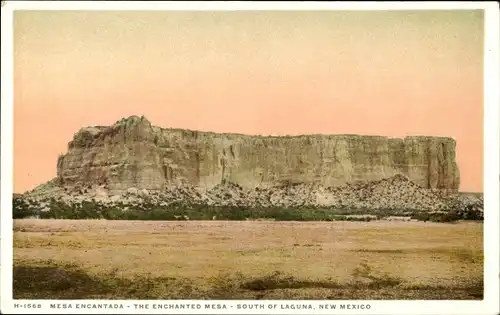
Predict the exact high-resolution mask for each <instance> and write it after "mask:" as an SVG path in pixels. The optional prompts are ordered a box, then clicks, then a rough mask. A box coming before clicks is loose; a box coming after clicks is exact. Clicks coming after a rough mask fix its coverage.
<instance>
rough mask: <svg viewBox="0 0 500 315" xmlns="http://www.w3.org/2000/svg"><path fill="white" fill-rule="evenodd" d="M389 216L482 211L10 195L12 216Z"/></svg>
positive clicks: (439, 217) (463, 215) (462, 215)
mask: <svg viewBox="0 0 500 315" xmlns="http://www.w3.org/2000/svg"><path fill="white" fill-rule="evenodd" d="M42 209H44V210H42ZM352 215H366V217H352ZM368 216H372V217H368ZM390 216H403V217H408V218H411V219H416V220H419V221H432V222H454V221H458V220H476V221H482V220H483V214H482V212H480V211H477V210H474V209H472V208H467V209H464V210H451V211H448V212H445V213H443V212H440V213H430V212H428V211H421V210H414V209H405V210H397V209H363V208H360V209H337V208H320V207H318V208H314V207H300V208H283V207H230V206H226V207H222V206H220V207H214V206H206V205H183V204H174V205H169V206H159V205H156V204H148V203H142V204H139V205H135V206H133V205H126V204H120V203H118V204H114V205H105V204H101V203H98V202H93V201H84V202H82V203H81V204H75V205H68V204H66V203H63V202H61V201H57V200H55V199H51V200H50V202H49V204H48V205H46V206H45V207H42V206H41V205H37V204H29V203H27V202H25V201H24V200H23V199H22V198H16V197H14V198H13V218H14V219H23V218H39V219H73V220H81V219H106V220H163V221H170V220H235V221H242V220H256V219H269V220H276V221H372V220H376V219H379V220H380V219H383V218H387V217H390Z"/></svg>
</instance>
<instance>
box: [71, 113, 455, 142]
mask: <svg viewBox="0 0 500 315" xmlns="http://www.w3.org/2000/svg"><path fill="white" fill-rule="evenodd" d="M136 124H145V125H148V126H150V127H151V128H152V129H153V130H155V131H159V132H163V131H165V132H181V133H192V134H206V135H221V136H235V137H252V138H273V139H289V138H315V137H318V138H370V139H377V140H403V141H414V140H418V141H422V140H441V141H452V142H455V139H453V138H452V137H444V136H424V135H413V136H405V137H390V136H378V135H360V134H320V133H314V134H300V135H279V136H278V135H267V136H266V135H257V134H256V135H250V134H243V133H235V132H231V133H225V132H213V131H202V130H192V129H186V128H165V127H159V126H153V125H152V124H151V122H150V121H149V120H148V119H147V118H146V117H144V116H140V117H139V116H137V115H132V116H129V117H127V118H122V119H120V120H118V121H117V122H116V123H115V124H113V125H111V126H92V127H90V126H89V127H84V128H82V129H81V130H80V131H83V130H86V131H91V130H92V133H99V132H102V131H103V130H105V129H108V128H118V127H121V126H123V125H131V126H132V125H136Z"/></svg>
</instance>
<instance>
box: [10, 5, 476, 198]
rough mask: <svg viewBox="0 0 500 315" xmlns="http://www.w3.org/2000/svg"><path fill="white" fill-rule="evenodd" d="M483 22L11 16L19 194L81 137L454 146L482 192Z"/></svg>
mask: <svg viewBox="0 0 500 315" xmlns="http://www.w3.org/2000/svg"><path fill="white" fill-rule="evenodd" d="M483 23H484V22H483V13H482V11H441V12H439V11H407V12H390V11H372V12H355V11H354V12H353V11H350V12H341V11H336V12H335V11H322V12H319V11H318V12H218V13H213V12H197V13H194V12H109V11H108V12H83V11H81V12H61V11H54V12H50V11H39V12H36V11H31V12H30V11H26V12H16V13H15V21H14V27H15V30H14V31H15V34H14V56H15V64H14V72H15V73H14V191H15V192H23V191H26V190H28V189H32V188H34V187H36V186H37V185H39V184H41V183H44V182H46V181H48V180H50V179H52V178H54V177H55V176H56V162H57V156H58V155H59V154H60V153H64V152H66V148H67V143H68V142H69V141H70V140H71V139H72V136H73V134H74V133H75V132H76V131H78V129H80V128H81V127H83V126H88V125H110V124H112V123H114V122H115V121H117V120H119V119H120V118H122V117H126V116H130V115H144V116H146V117H147V118H148V119H149V120H151V122H152V123H153V124H155V125H158V126H162V127H175V128H186V129H195V130H204V131H215V132H237V133H247V134H263V135H269V134H274V135H286V134H289V135H296V134H310V133H327V134H337V133H354V134H366V135H383V136H394V137H403V136H406V135H435V136H449V137H453V138H455V139H456V140H457V161H458V164H459V167H460V172H461V190H463V191H482V190H483Z"/></svg>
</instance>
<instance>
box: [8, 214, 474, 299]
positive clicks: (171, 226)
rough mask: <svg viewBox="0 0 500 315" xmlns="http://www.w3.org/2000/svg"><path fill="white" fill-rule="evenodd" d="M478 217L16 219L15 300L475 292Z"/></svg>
mask: <svg viewBox="0 0 500 315" xmlns="http://www.w3.org/2000/svg"><path fill="white" fill-rule="evenodd" d="M482 248H483V225H482V223H476V222H461V223H455V224H443V223H441V224H439V223H429V222H427V223H424V222H387V221H375V222H256V221H230V222H229V221H212V222H211V221H180V222H167V221H105V220H86V221H85V220H82V221H69V220H15V221H14V298H16V299H482V297H483V250H482Z"/></svg>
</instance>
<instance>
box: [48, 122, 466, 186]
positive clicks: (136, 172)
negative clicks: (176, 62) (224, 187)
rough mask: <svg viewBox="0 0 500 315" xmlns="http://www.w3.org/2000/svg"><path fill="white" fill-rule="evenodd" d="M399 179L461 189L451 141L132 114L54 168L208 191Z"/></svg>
mask: <svg viewBox="0 0 500 315" xmlns="http://www.w3.org/2000/svg"><path fill="white" fill-rule="evenodd" d="M397 174H402V175H405V176H406V177H407V178H409V179H410V180H411V181H412V182H414V183H416V184H417V185H419V186H421V187H423V188H432V189H451V190H457V189H458V188H459V171H458V167H457V164H456V161H455V141H454V140H453V139H451V138H441V137H407V138H404V139H390V138H386V137H377V136H357V135H332V136H330V135H307V136H294V137H260V136H247V135H239V134H216V133H210V132H198V131H188V130H177V129H162V128H159V127H155V126H152V125H151V123H150V122H149V121H148V120H146V119H145V118H143V117H137V116H132V117H129V118H127V119H122V120H121V121H119V122H117V123H115V124H114V125H112V126H109V127H88V128H83V129H82V130H80V131H79V132H78V133H77V134H75V136H74V138H73V141H71V142H70V143H69V145H68V152H67V153H66V154H65V155H62V156H61V157H60V158H59V160H58V165H57V180H58V184H59V185H60V186H62V187H66V188H79V189H80V188H85V187H91V186H95V185H101V186H104V187H106V188H107V190H108V191H110V192H123V191H126V190H127V189H129V188H138V189H147V190H163V189H165V188H167V187H176V186H183V185H189V186H196V187H200V188H206V189H211V188H213V187H215V186H217V185H218V184H223V183H227V182H231V183H235V184H238V185H240V186H241V187H243V188H249V189H250V188H258V187H260V188H269V187H273V186H276V185H290V184H298V183H303V184H311V185H317V186H323V187H332V186H340V185H344V184H348V183H360V182H367V181H377V180H382V179H384V178H390V177H392V176H394V175H397Z"/></svg>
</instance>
